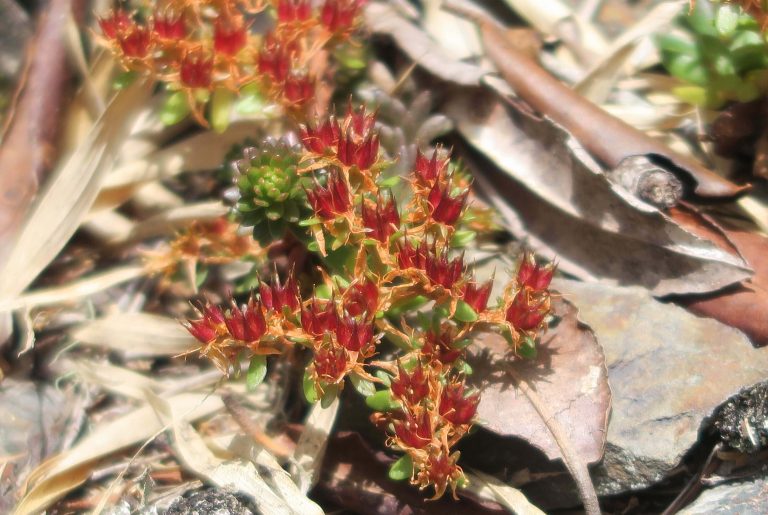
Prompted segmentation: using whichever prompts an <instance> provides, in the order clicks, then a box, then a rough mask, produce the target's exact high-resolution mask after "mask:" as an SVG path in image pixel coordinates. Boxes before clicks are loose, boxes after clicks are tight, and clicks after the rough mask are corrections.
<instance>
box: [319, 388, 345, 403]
mask: <svg viewBox="0 0 768 515" xmlns="http://www.w3.org/2000/svg"><path fill="white" fill-rule="evenodd" d="M340 391H341V387H340V386H339V385H337V384H329V385H328V386H326V387H325V392H323V398H322V399H320V406H322V407H323V408H327V407H328V406H330V405H331V404H333V401H335V400H336V397H338V396H339V392H340Z"/></svg>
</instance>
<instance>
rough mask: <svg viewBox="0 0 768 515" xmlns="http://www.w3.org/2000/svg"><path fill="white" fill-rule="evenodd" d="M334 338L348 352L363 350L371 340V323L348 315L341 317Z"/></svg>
mask: <svg viewBox="0 0 768 515" xmlns="http://www.w3.org/2000/svg"><path fill="white" fill-rule="evenodd" d="M336 340H337V341H338V342H339V343H340V344H341V346H342V347H344V348H345V349H347V350H348V351H350V352H360V351H365V350H367V348H368V347H369V346H370V345H371V343H372V342H373V324H372V323H370V322H366V321H364V320H359V319H357V318H352V317H350V316H344V317H341V318H340V319H339V324H338V326H337V328H336Z"/></svg>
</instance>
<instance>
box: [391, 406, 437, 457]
mask: <svg viewBox="0 0 768 515" xmlns="http://www.w3.org/2000/svg"><path fill="white" fill-rule="evenodd" d="M394 427H395V436H397V438H398V439H399V440H400V442H401V443H402V444H403V445H405V446H407V447H411V448H414V449H423V448H424V447H426V446H427V445H428V444H429V443H430V442H431V441H432V425H431V423H430V420H429V413H427V411H426V410H422V412H421V414H420V415H417V416H414V415H413V414H411V413H410V412H407V413H406V414H405V418H404V419H403V420H396V421H395V422H394Z"/></svg>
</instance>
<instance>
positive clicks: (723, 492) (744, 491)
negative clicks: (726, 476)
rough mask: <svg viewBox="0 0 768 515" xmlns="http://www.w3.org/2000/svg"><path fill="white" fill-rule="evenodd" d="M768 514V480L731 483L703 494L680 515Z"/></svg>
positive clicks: (680, 512)
mask: <svg viewBox="0 0 768 515" xmlns="http://www.w3.org/2000/svg"><path fill="white" fill-rule="evenodd" d="M765 513H768V478H766V477H764V478H761V479H756V480H754V481H745V482H740V483H730V484H726V485H720V486H716V487H715V488H710V489H709V490H705V491H704V492H702V493H701V494H700V495H699V497H698V498H697V499H696V500H695V501H693V502H692V503H691V504H690V505H688V506H687V507H686V508H684V509H682V510H681V511H679V512H678V514H679V515H764V514H765Z"/></svg>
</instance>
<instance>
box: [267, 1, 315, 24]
mask: <svg viewBox="0 0 768 515" xmlns="http://www.w3.org/2000/svg"><path fill="white" fill-rule="evenodd" d="M275 11H277V21H278V22H279V23H291V22H300V21H306V20H308V19H309V18H310V17H311V16H312V2H310V0H278V2H277V7H276V9H275Z"/></svg>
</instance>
